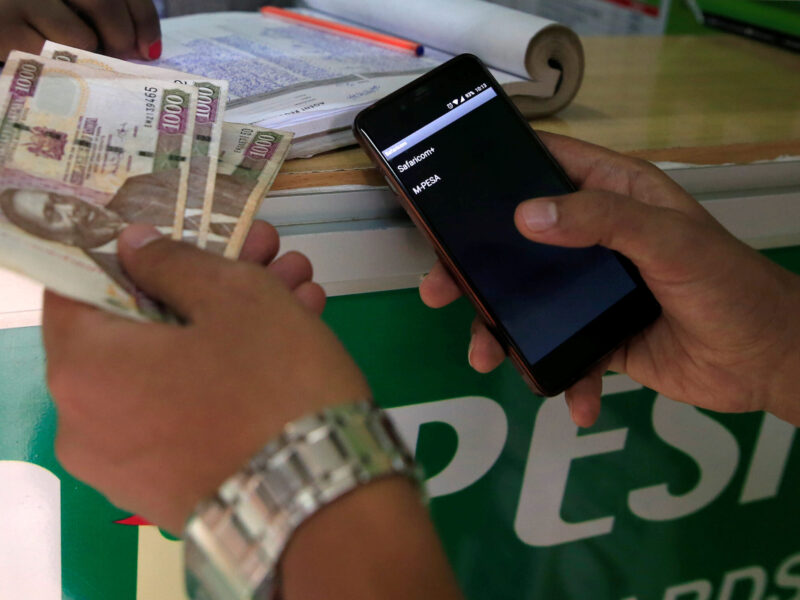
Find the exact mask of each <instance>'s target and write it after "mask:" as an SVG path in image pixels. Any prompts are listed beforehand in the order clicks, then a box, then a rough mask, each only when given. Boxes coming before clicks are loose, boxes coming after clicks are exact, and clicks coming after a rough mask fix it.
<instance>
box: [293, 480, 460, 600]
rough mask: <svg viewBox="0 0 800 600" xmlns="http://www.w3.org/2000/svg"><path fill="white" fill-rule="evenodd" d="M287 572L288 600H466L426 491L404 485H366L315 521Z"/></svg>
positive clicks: (299, 535)
mask: <svg viewBox="0 0 800 600" xmlns="http://www.w3.org/2000/svg"><path fill="white" fill-rule="evenodd" d="M281 571H282V573H281V574H282V581H283V597H284V598H285V600H293V599H300V598H347V599H348V600H361V599H372V598H381V599H383V600H393V599H395V598H397V599H405V598H437V599H439V600H449V599H451V598H460V597H461V596H460V592H459V590H458V584H457V583H456V580H455V577H454V575H453V573H452V570H451V569H450V567H449V564H448V562H447V558H446V556H445V554H444V551H443V549H442V546H441V543H440V541H439V539H438V537H437V534H436V531H435V529H434V527H433V524H432V523H431V521H430V518H429V516H428V512H427V509H426V508H425V506H424V505H423V503H422V502H421V500H420V495H419V490H418V489H417V488H416V487H415V486H414V485H413V483H412V482H411V481H410V480H409V479H407V478H403V477H390V478H386V479H383V480H380V481H375V482H373V483H370V484H368V485H365V486H363V487H361V488H359V489H357V490H355V491H353V492H352V493H350V494H348V495H347V496H344V497H342V498H340V499H339V500H338V501H336V502H334V503H332V504H330V505H329V506H327V507H325V508H324V509H322V510H321V511H320V512H318V513H317V514H315V515H314V516H313V517H311V518H310V519H309V520H308V521H306V522H305V523H304V524H303V525H302V526H301V527H300V528H299V529H298V530H297V532H296V534H295V536H294V538H293V539H292V541H291V542H290V544H289V546H288V547H287V549H286V553H285V555H284V560H283V562H282V568H281Z"/></svg>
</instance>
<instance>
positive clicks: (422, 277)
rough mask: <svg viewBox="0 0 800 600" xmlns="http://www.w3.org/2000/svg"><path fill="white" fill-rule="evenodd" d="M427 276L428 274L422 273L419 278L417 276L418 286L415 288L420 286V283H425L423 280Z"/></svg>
mask: <svg viewBox="0 0 800 600" xmlns="http://www.w3.org/2000/svg"><path fill="white" fill-rule="evenodd" d="M427 276H428V273H423V274H422V275H420V276H419V285H418V286H417V287H419V286H420V285H422V282H423V281H425V278H426V277H427Z"/></svg>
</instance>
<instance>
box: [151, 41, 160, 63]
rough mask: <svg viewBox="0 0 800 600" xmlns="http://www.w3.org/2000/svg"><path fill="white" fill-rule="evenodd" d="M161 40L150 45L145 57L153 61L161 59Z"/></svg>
mask: <svg viewBox="0 0 800 600" xmlns="http://www.w3.org/2000/svg"><path fill="white" fill-rule="evenodd" d="M161 49H162V48H161V40H158V41H156V42H153V43H152V44H150V48H148V50H147V56H148V58H150V60H155V59H157V58H160V57H161Z"/></svg>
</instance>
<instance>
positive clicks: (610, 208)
mask: <svg viewBox="0 0 800 600" xmlns="http://www.w3.org/2000/svg"><path fill="white" fill-rule="evenodd" d="M514 221H515V224H516V226H517V229H518V230H519V232H520V233H521V234H522V235H523V236H525V237H526V238H528V239H529V240H531V241H534V242H540V243H543V244H551V245H555V246H566V247H574V248H584V247H589V246H594V245H599V246H605V247H606V248H610V249H612V250H616V251H617V252H619V253H621V254H623V255H624V256H626V257H627V258H629V259H630V260H631V261H633V262H634V263H635V264H636V265H637V267H639V269H640V270H641V271H642V275H643V276H645V277H646V278H655V279H673V278H679V279H683V278H685V277H687V276H689V274H690V273H689V270H693V268H692V267H695V268H696V266H697V262H696V260H697V258H698V256H699V255H700V254H701V252H702V250H700V248H702V247H703V246H705V245H706V244H705V239H707V237H708V235H709V233H710V232H709V226H708V224H707V223H700V222H698V221H696V220H694V219H692V218H691V217H689V216H687V215H685V214H683V213H681V212H679V211H677V210H674V209H670V208H662V207H658V206H651V205H649V204H644V203H642V202H638V201H636V200H634V199H632V198H629V197H627V196H623V195H621V194H616V193H613V192H606V191H600V190H585V191H579V192H575V193H572V194H566V195H564V196H557V197H551V198H536V199H534V200H526V201H525V202H522V203H521V204H520V205H519V206H518V207H517V210H516V213H515V215H514Z"/></svg>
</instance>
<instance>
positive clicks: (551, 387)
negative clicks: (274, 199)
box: [354, 54, 661, 396]
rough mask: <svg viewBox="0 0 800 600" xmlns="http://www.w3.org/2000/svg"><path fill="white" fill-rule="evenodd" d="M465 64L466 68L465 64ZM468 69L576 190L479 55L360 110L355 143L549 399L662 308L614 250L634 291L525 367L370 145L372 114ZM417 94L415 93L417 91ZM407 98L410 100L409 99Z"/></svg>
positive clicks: (465, 276) (526, 374) (504, 331)
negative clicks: (450, 72)
mask: <svg viewBox="0 0 800 600" xmlns="http://www.w3.org/2000/svg"><path fill="white" fill-rule="evenodd" d="M465 63H466V64H467V65H468V66H466V65H465ZM463 68H472V69H475V68H477V69H479V70H480V75H481V76H483V77H485V78H486V80H487V81H488V82H489V83H490V84H491V86H492V87H493V88H494V90H495V91H496V92H497V96H498V97H499V98H500V99H501V100H502V101H504V102H505V103H506V104H507V105H508V107H509V108H511V109H512V111H513V113H514V114H516V116H517V119H518V121H519V122H520V124H521V125H522V126H523V127H524V128H525V130H526V131H528V132H529V134H530V137H531V140H532V141H533V142H534V143H535V144H537V145H538V146H539V148H541V149H542V150H543V151H544V154H545V156H546V157H547V158H548V160H549V161H550V163H551V166H552V167H553V169H554V170H555V171H556V173H557V174H558V176H559V178H560V179H562V180H563V182H564V184H565V186H566V187H567V188H568V189H571V190H573V191H574V190H576V188H575V185H574V184H573V183H572V181H571V180H570V179H569V177H568V176H567V174H566V173H565V172H564V170H563V168H562V167H561V165H559V164H558V162H557V161H556V160H555V158H553V156H552V155H551V154H550V152H549V151H548V149H547V147H546V146H545V145H544V143H543V142H542V141H541V140H540V138H539V137H538V136H537V135H536V133H535V132H534V131H533V128H531V127H530V126H529V124H528V122H527V121H526V120H525V119H524V117H523V116H522V114H521V113H520V112H519V110H518V109H517V107H516V106H515V105H514V104H513V102H512V101H511V100H510V98H509V97H508V95H507V94H506V93H505V90H503V88H502V86H501V85H500V84H499V83H498V82H497V81H496V80H495V78H494V77H493V76H492V75H491V73H490V72H489V70H488V69H487V68H486V67H485V66H484V64H483V63H482V62H481V61H480V59H478V58H477V57H475V56H473V55H470V54H462V55H459V56H457V57H455V58H453V59H451V60H449V61H448V62H446V63H444V64H442V65H440V66H438V67H436V68H435V69H433V70H431V71H430V72H428V73H426V74H424V75H422V76H421V77H419V78H418V79H416V80H414V81H413V82H411V83H410V84H408V85H406V86H404V87H402V88H400V89H399V90H397V91H395V92H394V93H392V94H390V95H389V96H386V97H385V98H383V99H381V100H379V101H378V102H376V103H375V104H373V105H371V106H370V107H368V108H366V109H364V110H362V111H361V112H360V113H359V114H358V115H357V116H356V118H355V121H354V132H355V136H356V139H357V140H358V142H359V144H360V145H361V146H362V148H364V150H365V151H366V152H367V154H368V155H369V156H370V158H371V159H372V161H373V162H374V163H375V164H376V165H377V166H378V168H379V170H380V171H381V172H382V173H383V175H384V176H385V177H386V178H387V179H388V180H389V181H390V182H391V183H392V184H393V186H392V187H393V189H394V191H395V193H396V194H397V195H398V197H399V199H400V201H401V204H402V205H403V208H405V210H406V212H407V213H408V214H409V216H410V217H411V219H412V221H413V222H414V223H415V225H416V226H417V227H418V228H419V229H420V230H421V231H422V232H423V233H424V234H425V236H426V237H427V238H428V240H429V241H430V242H431V243H432V244H433V246H434V248H435V250H436V253H437V254H438V256H439V258H440V259H441V260H442V261H443V263H444V264H445V266H446V267H447V269H448V271H449V272H450V273H451V274H452V275H453V277H454V278H455V279H456V281H457V283H458V284H459V287H460V288H461V289H462V291H463V292H464V293H465V295H466V296H467V297H468V298H469V299H470V301H471V302H472V304H473V305H474V306H475V308H476V310H477V311H478V313H479V314H480V315H481V318H482V319H483V320H484V321H485V323H486V325H487V326H488V328H489V329H490V331H492V333H493V334H494V335H495V337H496V338H497V339H498V341H500V344H501V345H502V346H503V348H504V350H506V352H508V354H509V357H510V358H511V360H512V362H513V363H514V364H515V366H516V367H517V369H518V370H519V371H520V372H521V373H522V375H523V377H524V378H525V380H526V381H527V383H528V384H529V386H531V387H532V388H533V390H534V391H535V392H536V393H539V394H542V395H545V396H553V395H556V394H559V393H560V392H562V391H564V390H565V389H567V388H568V387H569V386H571V385H572V384H574V383H575V382H577V381H578V380H579V379H581V378H582V377H583V376H584V375H585V374H586V373H587V372H588V371H590V370H591V369H592V368H593V367H594V366H595V365H597V364H598V363H599V362H600V361H602V360H603V358H604V357H606V356H608V355H609V354H610V353H611V352H613V351H614V350H615V349H616V348H618V347H619V346H620V345H621V344H622V343H624V341H625V340H626V339H628V338H629V337H630V336H631V335H633V334H635V333H636V332H637V331H640V330H641V329H643V328H644V327H645V326H646V325H648V324H649V323H650V322H652V321H653V320H654V319H655V318H656V317H657V316H658V315H659V314H660V310H661V307H660V306H659V304H658V302H657V301H656V300H655V298H654V297H653V295H652V294H651V293H650V290H649V289H647V286H646V285H645V283H644V281H643V280H642V278H641V275H640V274H639V271H638V270H637V269H636V267H635V266H634V265H633V263H631V261H629V260H628V259H627V258H625V257H624V256H622V255H621V254H619V253H617V252H614V254H615V255H616V257H617V259H618V260H619V261H620V263H621V264H622V266H623V268H624V269H625V270H626V272H627V273H628V275H629V276H630V277H631V278H632V279H633V280H634V282H635V284H636V287H635V288H634V290H633V291H631V292H630V293H628V294H627V295H626V296H624V297H623V298H622V299H620V300H619V301H618V302H617V303H616V304H614V305H612V306H611V307H610V308H608V309H607V310H606V311H604V312H603V313H601V314H600V315H599V316H598V317H596V318H595V319H594V320H592V321H591V322H590V323H588V324H587V325H586V326H584V327H583V328H582V329H580V330H578V331H577V332H576V333H575V334H573V335H572V336H571V337H570V338H568V339H566V340H565V341H564V342H562V343H561V344H560V345H559V346H557V347H556V348H555V349H553V350H552V351H551V352H550V353H548V354H547V355H545V356H544V357H543V358H541V359H539V360H538V361H536V362H535V363H529V362H528V361H527V360H526V359H525V357H524V354H523V353H522V352H521V350H520V348H519V346H518V344H517V343H516V342H515V340H514V338H513V337H512V336H511V335H510V334H509V332H508V330H507V329H506V327H505V326H504V325H503V323H502V322H500V321H499V320H498V319H497V318H496V317H495V316H494V315H493V311H491V310H490V308H489V306H488V304H487V303H486V302H485V300H484V299H483V297H482V294H481V293H480V292H479V291H478V290H477V289H475V287H474V286H473V285H472V284H471V282H470V281H469V275H468V273H464V272H463V270H462V269H460V268H459V267H458V266H457V265H456V264H455V262H454V260H453V259H452V258H451V256H450V254H449V251H448V249H447V248H446V246H445V245H444V244H443V243H442V242H441V241H440V240H439V238H438V237H437V235H436V234H435V233H434V231H433V230H432V228H431V226H430V225H429V224H428V223H427V220H426V218H425V216H424V213H422V211H421V210H420V209H419V208H418V207H417V206H416V205H415V203H414V200H413V199H412V198H411V196H410V193H409V192H408V190H406V188H405V185H404V184H403V183H402V181H400V180H399V179H398V178H397V177H396V176H395V174H394V172H393V171H392V169H391V166H390V165H389V162H388V160H386V158H385V157H384V156H383V155H382V154H381V152H380V149H379V148H378V147H377V146H376V145H375V143H374V142H373V141H372V138H371V137H370V135H369V132H368V129H369V127H371V126H372V125H371V124H370V123H369V121H370V119H371V118H372V115H373V114H375V113H377V112H381V111H385V110H386V109H387V107H392V105H393V104H397V106H396V107H392V109H393V110H395V111H396V113H397V114H398V116H400V115H401V114H402V112H403V110H402V108H401V106H402V105H403V104H406V106H408V104H409V103H413V102H421V101H423V100H420V97H421V96H427V95H429V94H420V93H419V91H418V90H420V89H421V88H423V87H424V86H426V85H429V84H430V82H431V80H435V79H436V78H438V77H439V76H440V75H441V74H442V72H443V71H445V70H449V69H463ZM415 92H416V93H415ZM409 94H410V95H411V97H409Z"/></svg>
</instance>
